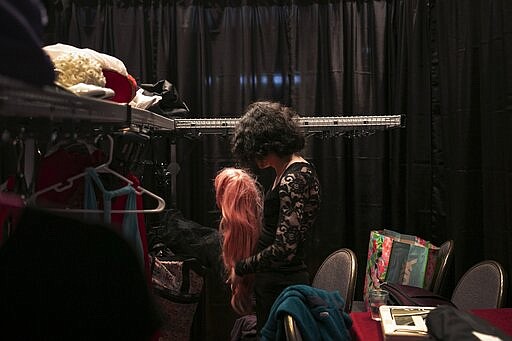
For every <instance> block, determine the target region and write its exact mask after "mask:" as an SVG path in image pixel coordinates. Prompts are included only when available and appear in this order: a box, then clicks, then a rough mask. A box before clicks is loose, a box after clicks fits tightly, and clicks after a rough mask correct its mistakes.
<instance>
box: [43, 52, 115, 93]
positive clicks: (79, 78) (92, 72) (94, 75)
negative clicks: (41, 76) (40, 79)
mask: <svg viewBox="0 0 512 341" xmlns="http://www.w3.org/2000/svg"><path fill="white" fill-rule="evenodd" d="M52 61H53V64H54V66H55V71H56V72H57V80H56V82H57V83H58V84H59V85H61V86H63V87H65V88H69V87H70V86H73V85H76V84H78V83H85V84H91V85H96V86H100V87H104V86H105V84H106V82H107V81H106V79H105V76H104V75H103V71H102V68H101V65H100V63H98V62H97V61H95V60H94V59H91V58H89V57H87V56H84V55H81V54H79V53H68V54H63V55H61V56H58V57H56V58H55V59H53V60H52Z"/></svg>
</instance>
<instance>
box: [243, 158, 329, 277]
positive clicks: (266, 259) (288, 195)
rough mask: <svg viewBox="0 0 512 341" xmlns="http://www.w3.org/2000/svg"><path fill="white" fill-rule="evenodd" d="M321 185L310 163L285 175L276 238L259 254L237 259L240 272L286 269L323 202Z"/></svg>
mask: <svg viewBox="0 0 512 341" xmlns="http://www.w3.org/2000/svg"><path fill="white" fill-rule="evenodd" d="M319 187H320V185H319V182H318V178H317V176H316V173H315V171H314V170H313V169H312V168H311V166H310V165H308V164H306V165H303V166H301V167H300V168H299V169H298V170H295V171H292V172H290V173H287V174H286V175H285V176H283V177H282V179H281V182H280V184H279V201H280V208H279V220H278V226H277V228H276V234H275V239H274V241H273V243H272V244H271V245H269V246H268V247H267V248H265V249H263V250H261V251H260V252H259V253H257V254H256V255H254V256H252V257H249V258H247V259H245V260H243V261H240V262H238V263H237V265H236V273H237V274H238V275H244V274H247V273H254V272H262V271H269V270H278V269H283V268H286V267H287V265H289V264H293V263H294V262H296V260H295V257H296V255H297V250H298V249H299V247H300V246H301V245H302V244H303V242H304V238H305V236H306V232H307V231H308V230H309V229H310V228H311V226H312V225H313V223H314V221H315V219H316V216H317V212H318V209H319V206H320V188H319Z"/></svg>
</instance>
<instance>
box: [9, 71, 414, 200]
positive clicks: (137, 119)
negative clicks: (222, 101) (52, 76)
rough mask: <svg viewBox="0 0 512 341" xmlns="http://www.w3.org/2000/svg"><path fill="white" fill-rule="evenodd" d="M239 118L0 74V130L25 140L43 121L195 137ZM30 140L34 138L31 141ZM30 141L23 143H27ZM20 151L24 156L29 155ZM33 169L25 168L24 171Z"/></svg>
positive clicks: (366, 127)
mask: <svg viewBox="0 0 512 341" xmlns="http://www.w3.org/2000/svg"><path fill="white" fill-rule="evenodd" d="M237 121H238V118H208V119H181V118H166V117H164V116H161V115H158V114H155V113H153V112H151V111H147V110H142V109H137V108H134V107H131V106H130V105H127V104H118V103H114V102H110V101H105V100H101V99H93V98H84V97H79V96H75V95H73V94H71V93H69V92H67V91H65V90H62V89H56V88H53V87H46V88H36V87H33V86H29V85H27V84H25V83H21V82H19V81H17V80H12V79H9V78H5V77H1V76H0V132H4V131H6V130H13V129H16V128H17V129H19V130H20V131H21V132H22V133H23V134H25V137H26V138H27V141H28V142H30V138H34V137H30V136H31V135H30V134H34V133H46V132H45V130H44V127H45V126H51V125H60V124H62V125H68V126H69V127H70V129H78V130H80V129H82V130H84V129H92V130H93V131H91V132H109V131H110V132H112V131H120V130H124V129H130V130H133V131H138V132H148V131H160V132H175V133H183V134H188V135H194V136H198V137H199V136H201V135H212V134H222V135H227V134H230V133H231V132H232V130H233V129H234V127H235V125H236V123H237ZM298 122H299V125H300V126H301V127H302V128H303V129H304V131H305V132H306V133H308V134H324V135H328V136H343V135H348V136H357V135H354V133H356V132H373V131H376V130H384V129H391V128H398V127H404V126H405V116H404V115H375V114H368V115H358V116H345V115H341V116H329V117H316V116H315V117H300V118H298ZM32 142H33V141H32ZM175 142H176V141H175V139H174V140H173V142H172V143H171V147H170V161H171V162H170V164H169V166H168V170H169V173H170V175H171V200H172V203H171V204H172V205H175V201H176V183H177V174H178V172H179V165H178V164H177V162H176V143H175ZM32 144H33V143H28V145H32ZM31 153H34V150H33V148H27V149H26V151H25V160H26V164H27V160H30V158H31V157H33V156H34V155H29V154H31ZM31 172H33V170H28V173H31Z"/></svg>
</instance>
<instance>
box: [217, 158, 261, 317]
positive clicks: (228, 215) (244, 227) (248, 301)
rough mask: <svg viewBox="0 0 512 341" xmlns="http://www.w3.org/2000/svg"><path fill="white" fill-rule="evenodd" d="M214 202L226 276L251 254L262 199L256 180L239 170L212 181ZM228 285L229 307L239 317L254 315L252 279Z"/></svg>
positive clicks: (258, 227)
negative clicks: (217, 210) (219, 215)
mask: <svg viewBox="0 0 512 341" xmlns="http://www.w3.org/2000/svg"><path fill="white" fill-rule="evenodd" d="M215 199H216V202H217V206H218V207H219V208H220V210H221V212H222V218H221V221H220V232H221V234H222V237H223V243H222V261H223V262H224V266H225V268H226V271H228V274H230V273H231V270H232V269H233V267H234V266H235V264H236V262H237V261H239V260H241V259H244V258H247V257H250V256H251V255H253V254H254V252H255V249H256V243H257V241H258V238H259V236H260V230H261V224H262V212H263V198H262V194H261V190H260V187H259V186H258V184H257V182H256V180H255V179H254V178H253V177H252V176H251V175H250V174H249V173H248V172H246V171H244V170H242V169H238V168H224V169H222V170H221V171H220V172H219V173H218V174H217V176H216V177H215ZM237 279H238V280H237V281H236V282H234V283H231V288H232V295H231V306H232V307H233V309H234V310H235V311H236V312H237V313H239V314H241V315H244V314H248V313H251V312H252V311H253V300H252V289H253V284H254V275H246V276H243V277H241V278H237Z"/></svg>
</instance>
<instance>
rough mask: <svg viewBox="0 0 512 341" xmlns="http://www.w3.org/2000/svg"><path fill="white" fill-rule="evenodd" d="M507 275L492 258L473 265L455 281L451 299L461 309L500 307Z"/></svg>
mask: <svg viewBox="0 0 512 341" xmlns="http://www.w3.org/2000/svg"><path fill="white" fill-rule="evenodd" d="M506 281H507V276H506V273H505V270H504V269H503V266H502V265H501V264H500V263H498V262H496V261H494V260H485V261H482V262H480V263H477V264H475V265H473V266H472V267H471V268H470V269H469V270H467V271H466V272H465V273H464V275H462V277H461V278H460V279H459V281H458V282H457V286H456V287H455V289H454V290H453V293H452V297H451V301H452V302H453V303H454V304H455V305H456V306H457V308H459V309H461V310H466V311H467V310H471V309H487V308H490V309H492V308H501V307H502V305H503V302H504V301H505V300H504V298H505V288H506V285H507V283H506Z"/></svg>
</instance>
